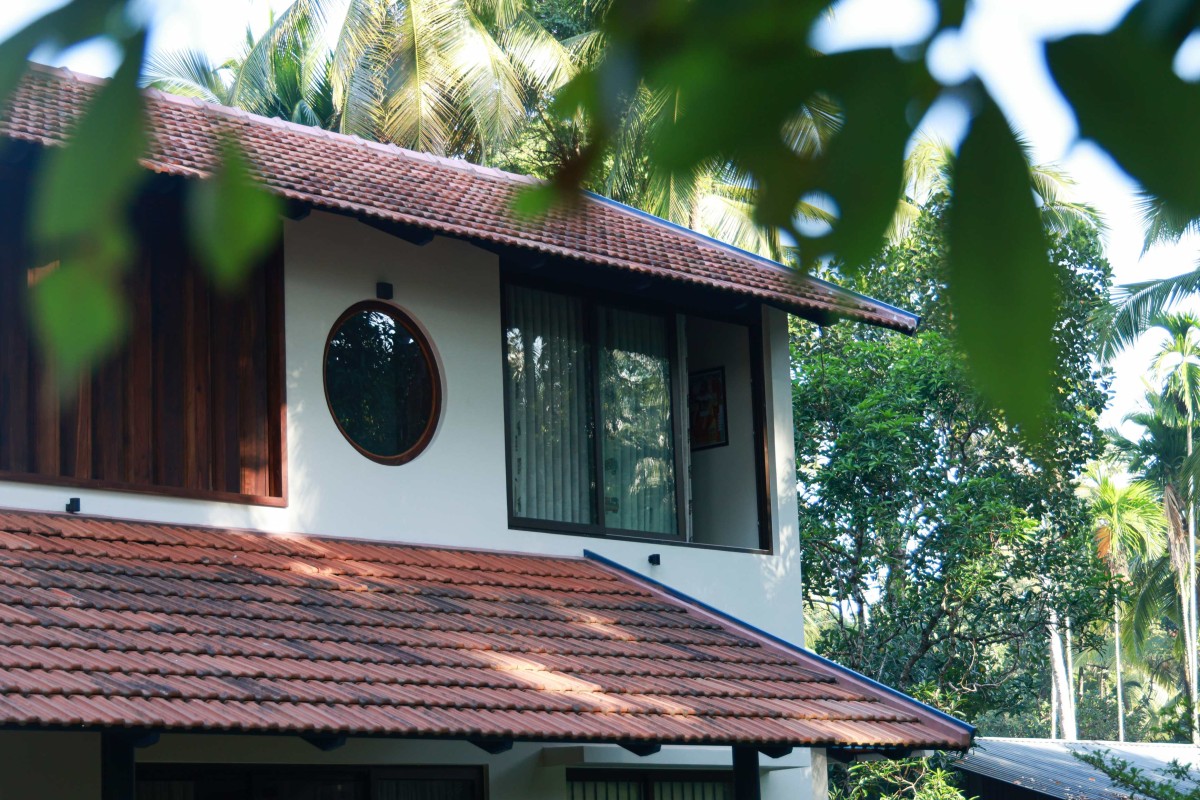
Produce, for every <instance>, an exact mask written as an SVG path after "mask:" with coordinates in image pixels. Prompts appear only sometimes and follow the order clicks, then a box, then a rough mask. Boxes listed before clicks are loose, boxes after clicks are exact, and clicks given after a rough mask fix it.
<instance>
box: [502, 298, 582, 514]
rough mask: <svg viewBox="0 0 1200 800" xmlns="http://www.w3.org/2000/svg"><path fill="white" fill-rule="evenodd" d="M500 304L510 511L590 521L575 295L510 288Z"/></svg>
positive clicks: (579, 311) (578, 311)
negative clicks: (504, 305) (504, 315)
mask: <svg viewBox="0 0 1200 800" xmlns="http://www.w3.org/2000/svg"><path fill="white" fill-rule="evenodd" d="M507 311H508V330H507V331H506V338H507V343H508V354H507V355H508V357H507V366H508V392H509V397H508V408H509V428H508V446H509V459H510V464H511V467H512V502H513V513H514V514H515V515H516V516H518V517H528V518H531V519H547V520H555V521H557V522H573V523H581V524H594V523H595V522H596V521H597V519H596V499H595V498H596V493H595V485H596V475H595V472H596V461H595V450H594V448H595V435H594V425H593V422H592V418H591V412H590V408H591V398H592V363H591V359H592V352H591V347H589V345H588V341H587V326H586V319H585V314H584V305H583V302H582V301H581V300H579V299H577V298H573V297H566V296H564V295H558V294H551V293H550V292H541V291H536V290H533V289H516V288H513V289H512V290H510V291H509V293H508V309H507Z"/></svg>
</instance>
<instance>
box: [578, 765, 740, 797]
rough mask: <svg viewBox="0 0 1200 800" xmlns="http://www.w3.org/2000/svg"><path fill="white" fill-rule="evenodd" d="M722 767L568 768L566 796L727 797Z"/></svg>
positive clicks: (728, 776) (729, 779)
mask: <svg viewBox="0 0 1200 800" xmlns="http://www.w3.org/2000/svg"><path fill="white" fill-rule="evenodd" d="M732 797H733V774H732V773H731V772H728V771H724V770H606V769H587V770H583V769H580V770H568V771H567V800H730V798H732Z"/></svg>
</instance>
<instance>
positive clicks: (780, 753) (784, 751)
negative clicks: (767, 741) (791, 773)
mask: <svg viewBox="0 0 1200 800" xmlns="http://www.w3.org/2000/svg"><path fill="white" fill-rule="evenodd" d="M758 752H760V753H762V754H763V755H764V756H766V757H767V758H783V757H784V756H786V755H788V754H789V753H791V752H792V746H791V745H787V744H779V745H768V746H767V747H760V748H758Z"/></svg>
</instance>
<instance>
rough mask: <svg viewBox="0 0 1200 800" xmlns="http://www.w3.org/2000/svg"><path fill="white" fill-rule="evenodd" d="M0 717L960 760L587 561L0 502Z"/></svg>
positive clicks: (833, 672) (927, 726) (960, 738)
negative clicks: (915, 754) (928, 752)
mask: <svg viewBox="0 0 1200 800" xmlns="http://www.w3.org/2000/svg"><path fill="white" fill-rule="evenodd" d="M0 725H6V726H10V727H11V726H29V727H60V726H76V727H78V726H89V727H107V726H136V727H143V728H148V729H155V730H198V729H206V730H223V731H274V732H280V733H319V732H329V733H345V734H348V735H391V736H405V737H454V738H473V737H479V738H485V739H489V738H502V739H516V740H523V741H576V742H581V741H582V742H636V741H653V742H666V743H708V744H760V745H802V744H812V745H833V746H849V747H880V748H884V747H886V748H941V749H965V748H966V747H967V746H969V744H970V740H971V735H972V729H971V728H970V727H969V726H966V725H965V724H963V723H961V722H957V721H956V720H953V719H951V718H949V717H946V716H944V715H942V714H940V713H939V712H936V711H934V710H933V709H930V708H928V707H927V706H923V705H921V704H919V703H917V702H915V701H913V700H911V699H908V698H905V697H903V696H902V695H898V694H896V693H894V692H891V691H890V690H887V689H885V688H884V687H881V686H879V685H878V684H874V683H872V682H870V681H868V680H867V679H865V678H863V677H862V676H859V675H857V674H855V673H852V672H849V671H847V670H843V669H842V668H840V667H836V666H834V665H832V664H831V663H830V662H827V661H824V660H823V659H821V658H819V657H817V656H815V655H813V654H812V653H809V652H807V651H804V650H800V649H797V648H793V647H791V646H785V645H783V644H781V643H779V642H777V641H775V640H773V639H771V638H770V637H767V636H765V635H762V634H759V633H757V632H755V631H754V630H752V629H750V628H747V627H744V626H741V625H739V624H735V623H733V622H732V621H730V620H729V619H727V618H724V617H722V616H720V615H719V614H716V613H713V612H710V611H708V610H706V609H705V608H703V607H701V606H700V605H698V604H696V603H689V602H686V601H683V600H681V599H679V598H678V597H677V596H674V595H673V594H671V593H669V592H667V591H665V590H663V589H662V588H660V587H658V586H656V585H655V584H653V583H650V582H647V581H644V580H641V579H639V578H636V577H634V576H632V575H630V574H628V573H625V572H622V571H620V570H618V569H615V568H613V567H612V566H609V565H606V564H603V563H600V562H598V561H596V560H594V559H587V558H563V557H548V556H532V555H518V554H513V553H502V552H492V551H471V550H456V549H442V548H432V547H416V546H409V545H399V544H389V543H380V542H367V541H361V540H349V539H335V538H327V537H304V536H281V535H266V534H261V533H251V532H244V531H233V530H217V529H212V528H195V527H181V526H174V525H161V524H149V523H135V522H123V521H118V520H112V519H105V518H93V517H81V516H72V515H64V514H48V513H34V512H18V511H3V510H0Z"/></svg>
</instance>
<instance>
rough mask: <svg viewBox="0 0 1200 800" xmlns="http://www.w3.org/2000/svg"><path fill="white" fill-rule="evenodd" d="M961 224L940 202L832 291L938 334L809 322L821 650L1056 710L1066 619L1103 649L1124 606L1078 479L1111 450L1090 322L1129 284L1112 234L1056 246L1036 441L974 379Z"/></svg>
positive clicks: (813, 606)
mask: <svg viewBox="0 0 1200 800" xmlns="http://www.w3.org/2000/svg"><path fill="white" fill-rule="evenodd" d="M952 213H953V212H952V210H951V209H950V208H949V207H948V206H947V204H946V202H945V198H944V197H942V198H935V199H934V200H933V202H931V203H930V205H929V206H928V207H927V208H926V209H925V211H924V212H923V213H922V214H921V216H920V217H919V218H918V220H917V221H916V222H915V224H914V226H913V228H912V230H911V232H910V234H909V236H908V237H907V238H906V239H905V240H903V241H902V242H900V243H899V244H898V245H896V246H894V247H891V248H888V249H886V250H885V251H884V252H883V253H882V255H880V256H878V257H876V258H874V259H872V260H871V261H870V262H869V263H868V264H867V265H865V266H864V267H863V268H860V269H858V270H856V271H854V272H853V273H841V272H838V271H836V270H835V271H834V272H833V274H832V275H831V277H836V278H840V279H843V280H849V281H850V282H851V283H852V285H853V287H854V288H856V289H859V290H861V291H867V292H870V293H871V294H873V295H875V296H879V297H881V298H883V299H885V300H889V301H892V302H896V303H900V304H904V305H907V306H908V307H911V308H915V309H917V310H918V311H919V312H920V313H921V314H922V316H923V318H924V320H925V323H924V329H923V331H922V332H921V333H920V334H919V335H918V336H916V337H914V338H906V337H897V336H889V335H885V334H880V333H876V332H872V331H862V330H858V329H853V328H848V327H838V326H835V327H833V328H827V329H824V330H822V331H820V332H819V333H818V332H817V331H814V330H813V328H812V327H811V326H810V325H808V324H807V323H799V322H798V323H796V324H795V327H794V330H793V356H794V376H793V377H794V393H793V394H794V418H795V426H796V445H797V460H798V465H799V479H800V487H801V504H800V530H801V541H802V547H803V552H804V554H805V559H804V563H805V589H806V598H805V600H806V603H807V609H808V613H809V614H811V615H812V618H813V620H814V621H816V622H817V628H818V630H817V631H816V633H817V639H816V646H817V649H819V650H820V651H821V652H822V653H824V654H826V655H828V656H830V657H832V658H834V659H835V660H838V661H840V662H842V663H847V664H849V665H851V666H853V667H854V668H856V669H859V670H862V671H864V672H865V673H867V674H869V675H871V676H873V677H875V678H877V679H879V680H882V681H884V682H887V683H888V684H889V685H894V686H898V687H899V688H901V689H904V690H906V691H915V690H921V691H927V692H935V693H939V694H940V696H941V697H942V698H943V702H958V703H961V709H962V713H964V714H965V715H967V717H968V718H970V717H972V716H974V715H977V714H980V713H982V712H984V711H986V710H988V709H992V708H1001V707H1007V708H1015V707H1017V706H1019V705H1021V704H1022V703H1024V704H1030V703H1032V702H1036V698H1037V697H1038V696H1039V695H1041V694H1044V693H1046V688H1047V686H1048V684H1047V683H1046V682H1045V675H1046V660H1047V656H1046V626H1047V624H1048V622H1049V615H1050V613H1051V611H1052V610H1056V611H1057V612H1058V614H1059V615H1061V616H1063V617H1066V616H1070V617H1071V618H1072V619H1074V620H1076V621H1077V627H1078V630H1080V631H1082V632H1083V639H1082V641H1081V644H1082V645H1083V646H1084V647H1089V646H1091V647H1096V646H1099V645H1100V641H1099V639H1098V638H1097V637H1096V636H1095V634H1094V633H1091V632H1089V630H1088V621H1090V620H1100V619H1103V618H1105V616H1106V613H1107V612H1109V611H1110V609H1111V605H1107V606H1106V605H1105V603H1104V600H1105V599H1106V598H1108V599H1109V600H1110V601H1111V598H1112V591H1113V589H1112V586H1111V581H1110V579H1109V576H1108V574H1107V571H1106V569H1105V566H1104V564H1103V563H1102V562H1101V561H1100V560H1099V559H1098V558H1097V557H1096V555H1095V550H1094V548H1093V547H1092V543H1091V537H1092V530H1091V524H1090V518H1089V516H1088V513H1087V510H1086V508H1084V506H1083V504H1082V502H1081V500H1080V499H1079V498H1078V497H1077V496H1076V494H1075V478H1076V476H1077V475H1078V473H1079V471H1080V470H1081V469H1082V468H1083V466H1084V465H1085V464H1086V463H1087V462H1088V461H1089V460H1090V459H1092V458H1094V457H1095V456H1096V455H1098V454H1099V453H1100V451H1101V449H1102V446H1103V439H1102V436H1101V433H1100V431H1099V430H1098V429H1097V428H1096V419H1097V417H1098V415H1099V412H1100V411H1101V409H1102V408H1103V406H1104V402H1105V400H1106V381H1107V378H1106V376H1105V375H1104V374H1103V373H1102V372H1100V371H1098V370H1097V369H1096V368H1095V367H1094V365H1093V362H1092V357H1091V353H1092V352H1093V348H1094V346H1095V340H1096V336H1097V331H1096V330H1095V327H1094V325H1093V324H1092V319H1091V312H1092V311H1093V310H1094V309H1095V308H1097V307H1098V306H1100V305H1101V304H1102V303H1103V302H1104V301H1105V293H1106V290H1107V287H1108V285H1109V282H1110V280H1111V276H1110V272H1109V268H1108V265H1107V263H1106V262H1105V261H1104V259H1103V257H1102V255H1101V250H1100V244H1099V239H1098V235H1097V233H1096V231H1095V229H1094V228H1087V227H1083V226H1078V227H1076V228H1074V229H1072V230H1071V231H1070V232H1068V233H1066V234H1061V235H1055V236H1054V237H1052V239H1051V240H1050V242H1051V245H1050V246H1049V247H1048V249H1047V252H1046V254H1045V258H1046V261H1047V263H1048V264H1050V265H1051V267H1050V270H1049V272H1050V275H1051V276H1052V278H1053V283H1052V285H1051V287H1050V289H1049V292H1050V294H1051V296H1052V297H1053V298H1054V300H1055V303H1054V306H1053V319H1052V325H1051V329H1052V331H1053V334H1054V338H1053V340H1052V343H1053V347H1052V350H1051V352H1052V354H1053V357H1054V363H1053V367H1052V369H1051V370H1048V371H1047V376H1048V378H1049V379H1050V380H1051V381H1052V387H1053V395H1052V396H1053V397H1054V404H1053V407H1052V412H1053V413H1051V414H1049V415H1048V417H1047V424H1046V427H1045V432H1044V435H1043V436H1042V437H1041V439H1040V440H1039V441H1037V442H1030V441H1028V440H1027V439H1026V438H1024V437H1022V436H1021V435H1019V433H1018V432H1017V431H1016V430H1015V429H1014V425H1013V424H1012V423H1011V422H1010V420H1009V419H1008V418H1007V416H1006V415H1005V414H1004V413H1003V412H999V411H997V410H996V409H995V408H994V407H993V406H992V405H991V404H989V403H988V402H986V401H985V400H984V399H983V398H982V397H981V396H980V394H979V392H978V391H977V389H976V388H975V384H974V383H973V381H972V380H971V368H970V366H969V365H968V360H967V358H966V357H965V356H964V354H963V346H962V334H961V330H960V328H961V325H960V320H961V317H960V315H959V314H958V306H957V304H956V303H955V302H954V301H953V300H952V298H951V296H950V294H949V293H948V291H947V282H948V276H949V274H950V271H951V269H952V268H951V266H950V265H949V264H948V263H947V258H946V249H947V239H948V237H949V233H948V228H949V223H948V217H949V216H950V215H951V214H952Z"/></svg>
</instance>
